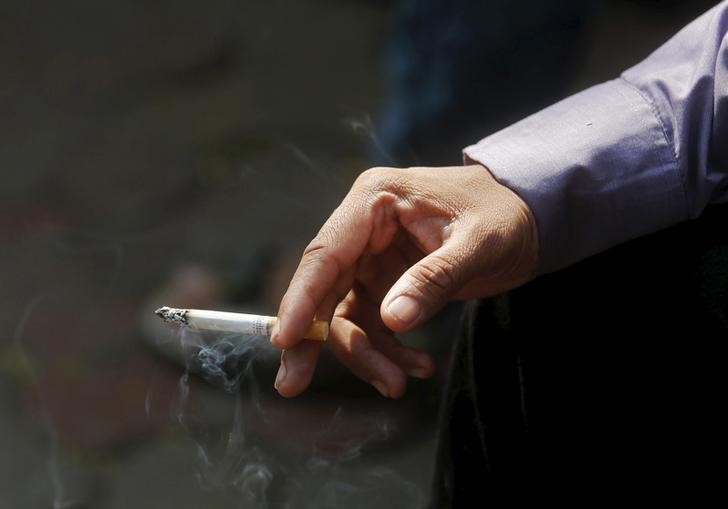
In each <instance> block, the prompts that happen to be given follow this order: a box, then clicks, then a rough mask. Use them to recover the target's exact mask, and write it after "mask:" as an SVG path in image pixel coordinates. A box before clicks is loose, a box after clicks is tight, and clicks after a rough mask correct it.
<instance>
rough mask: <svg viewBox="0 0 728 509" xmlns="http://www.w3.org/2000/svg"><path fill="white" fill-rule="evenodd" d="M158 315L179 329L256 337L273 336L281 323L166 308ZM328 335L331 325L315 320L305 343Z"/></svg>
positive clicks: (272, 318)
mask: <svg viewBox="0 0 728 509" xmlns="http://www.w3.org/2000/svg"><path fill="white" fill-rule="evenodd" d="M154 313H155V314H156V315H157V316H158V317H159V318H161V319H162V320H164V321H165V322H167V323H173V324H175V325H179V326H186V327H192V328H193V329H203V330H216V331H223V332H237V333H239V334H253V335H256V336H270V333H271V330H272V329H273V326H274V325H275V324H276V323H277V322H278V317H275V316H262V315H247V314H244V313H228V312H226V311H208V310H205V309H177V308H168V307H166V306H165V307H163V308H159V309H157V310H156V311H155V312H154ZM328 335H329V324H328V322H324V321H322V320H314V321H313V322H312V323H311V327H309V329H308V332H306V334H305V335H304V336H303V339H313V340H316V341H326V338H327V337H328Z"/></svg>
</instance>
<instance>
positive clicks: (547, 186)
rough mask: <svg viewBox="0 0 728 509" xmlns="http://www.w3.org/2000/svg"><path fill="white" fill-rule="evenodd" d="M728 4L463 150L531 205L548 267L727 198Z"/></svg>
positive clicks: (694, 213)
mask: <svg viewBox="0 0 728 509" xmlns="http://www.w3.org/2000/svg"><path fill="white" fill-rule="evenodd" d="M727 30H728V1H724V2H721V3H720V4H718V5H717V6H715V7H714V8H713V9H711V10H710V11H708V12H707V13H705V14H704V15H702V16H701V17H700V18H698V19H697V20H695V21H693V22H692V23H691V24H690V25H688V26H686V27H685V28H684V29H682V30H681V31H680V32H679V33H678V34H677V35H675V36H674V37H673V38H672V39H670V40H669V41H668V42H667V43H665V45H663V46H662V47H661V48H659V49H658V50H657V51H655V52H654V53H653V54H652V55H650V56H649V57H648V58H647V59H646V60H644V61H643V62H641V63H640V64H638V65H636V66H635V67H633V68H631V69H629V70H627V71H625V72H624V73H623V74H622V75H621V76H620V77H619V78H618V79H615V80H612V81H609V82H606V83H603V84H601V85H597V86H595V87H592V88H590V89H587V90H585V91H583V92H581V93H579V94H576V95H574V96H572V97H569V98H567V99H565V100H564V101H561V102H559V103H557V104H555V105H553V106H550V107H549V108H547V109H545V110H543V111H541V112H539V113H537V114H535V115H533V116H531V117H528V118H526V119H524V120H522V121H520V122H518V123H516V124H514V125H512V126H510V127H508V128H506V129H504V130H502V131H499V132H497V133H495V134H493V135H491V136H489V137H487V138H485V139H483V140H481V141H480V142H478V143H477V144H475V145H472V146H470V147H467V148H466V149H465V150H464V153H465V157H466V159H469V160H471V161H475V162H478V163H480V164H483V165H484V166H486V167H487V168H488V169H489V170H490V171H491V172H492V173H493V175H494V176H495V177H496V179H498V180H499V181H500V182H501V183H502V184H504V185H506V186H508V187H509V188H511V189H512V190H513V191H515V192H516V193H518V194H519V195H520V196H521V198H523V200H524V201H525V202H526V203H527V204H528V205H529V207H531V210H532V211H533V214H534V216H535V218H536V222H537V224H538V229H539V238H540V246H541V247H540V249H541V252H540V266H539V271H540V272H541V273H545V272H551V271H554V270H557V269H560V268H563V267H565V266H567V265H570V264H572V263H575V262H577V261H579V260H581V259H583V258H586V257H588V256H590V255H592V254H595V253H597V252H599V251H603V250H605V249H608V248H610V247H612V246H615V245H617V244H619V243H621V242H624V241H627V240H630V239H633V238H635V237H638V236H641V235H645V234H648V233H652V232H655V231H657V230H659V229H662V228H665V227H668V226H671V225H673V224H676V223H678V222H681V221H684V220H686V219H689V218H694V217H697V216H699V215H700V213H701V212H702V211H703V209H704V208H705V207H706V206H707V204H709V203H715V202H722V201H726V200H727V199H728V36H727V35H726V32H727Z"/></svg>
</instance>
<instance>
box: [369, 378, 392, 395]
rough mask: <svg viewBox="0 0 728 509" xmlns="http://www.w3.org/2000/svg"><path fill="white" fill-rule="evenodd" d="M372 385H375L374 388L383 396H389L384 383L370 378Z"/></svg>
mask: <svg viewBox="0 0 728 509" xmlns="http://www.w3.org/2000/svg"><path fill="white" fill-rule="evenodd" d="M372 385H373V386H374V387H376V389H377V390H378V391H379V393H380V394H381V395H382V396H384V397H385V398H388V397H389V391H387V386H386V385H384V384H383V383H382V382H380V381H379V380H372Z"/></svg>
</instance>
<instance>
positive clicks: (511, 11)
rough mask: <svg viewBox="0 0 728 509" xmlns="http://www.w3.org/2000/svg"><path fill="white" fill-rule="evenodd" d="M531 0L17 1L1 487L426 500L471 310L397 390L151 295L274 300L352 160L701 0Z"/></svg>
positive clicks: (424, 136)
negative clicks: (302, 372) (162, 319)
mask: <svg viewBox="0 0 728 509" xmlns="http://www.w3.org/2000/svg"><path fill="white" fill-rule="evenodd" d="M541 4H542V3H540V2H535V1H525V2H508V1H505V0H493V1H486V0H482V1H466V0H458V1H445V0H439V1H435V0H433V1H429V2H428V1H423V2H416V1H414V0H400V1H394V0H392V1H384V0H379V1H374V0H298V1H294V0H289V1H284V0H269V1H266V2H262V1H261V2H258V1H250V0H238V1H234V0H208V1H206V2H194V1H190V0H184V1H180V0H177V1H175V2H172V1H168V0H156V1H142V0H105V1H93V2H92V1H89V0H77V1H70V2H51V1H45V2H43V1H25V0H23V1H20V0H3V1H2V3H0V73H1V74H0V75H1V76H2V79H0V169H1V171H2V183H0V303H1V306H0V508H6V507H7V508H26V507H28V508H30V507H56V508H60V507H64V508H69V507H79V508H80V507H94V508H96V507H98V508H121V507H140V508H143V507H153V508H165V507H170V508H171V507H174V508H187V507H190V508H192V507H221V508H228V507H287V508H294V507H312V508H313V507H344V506H345V507H372V506H375V505H376V506H378V507H380V508H388V507H398V508H399V507H427V506H428V504H429V503H430V501H431V500H432V497H433V490H436V489H437V487H436V486H433V472H434V470H435V467H436V463H437V459H436V451H437V446H438V441H439V440H440V437H439V436H438V422H439V420H440V419H441V416H440V409H441V404H440V400H441V399H442V394H443V389H444V387H445V386H446V383H447V379H448V376H447V375H448V359H449V351H450V347H451V345H452V342H453V340H454V338H455V336H456V332H457V309H453V310H450V311H449V312H446V313H445V316H444V317H443V318H441V319H440V320H439V321H437V322H436V323H435V324H433V325H432V326H430V327H429V328H427V329H426V330H424V331H421V332H419V333H417V334H413V335H412V336H411V337H408V338H406V341H408V342H411V343H413V344H417V345H420V346H423V347H426V348H428V349H430V350H431V351H433V352H434V353H435V354H436V357H437V359H438V374H437V376H436V377H435V378H434V379H433V380H430V381H424V382H423V381H414V382H412V383H411V385H410V388H409V392H408V395H407V396H406V397H405V398H404V399H402V400H399V401H388V400H384V399H383V398H381V397H379V396H378V395H377V393H376V392H375V391H374V390H373V389H371V388H370V387H368V386H366V385H364V384H363V383H361V382H359V381H357V380H356V379H354V378H353V376H351V375H349V374H348V373H346V372H345V371H344V370H343V369H341V368H340V367H338V365H337V364H336V362H335V361H334V360H333V359H331V358H329V357H328V356H324V359H323V360H322V366H321V369H320V370H319V372H318V373H317V376H316V379H315V381H314V385H313V387H312V389H311V390H310V391H309V392H308V393H306V394H305V395H304V396H302V397H300V398H297V399H295V400H284V399H282V398H280V397H278V396H277V395H276V393H275V391H274V390H273V389H272V383H273V379H274V377H275V373H276V360H277V353H276V352H275V351H274V350H272V349H271V348H270V347H269V346H268V345H267V344H265V343H264V342H263V343H261V342H255V341H254V340H252V339H251V340H250V341H248V343H246V344H248V345H250V348H246V349H245V350H244V351H239V350H234V348H233V350H234V356H233V357H229V356H228V354H230V353H231V349H230V345H231V344H233V343H235V341H236V340H235V338H221V337H214V336H210V337H203V336H199V337H192V336H190V335H188V336H187V337H180V336H178V335H177V333H176V331H173V330H169V329H166V328H164V327H161V326H160V325H159V324H157V323H156V322H155V321H154V316H153V314H152V313H153V311H154V309H155V307H156V306H157V305H161V304H166V305H178V306H184V307H209V308H220V309H238V310H242V311H248V312H261V313H266V314H275V312H276V309H277V305H278V301H279V299H280V296H281V295H282V293H283V291H284V290H285V287H286V285H287V282H288V278H289V277H290V275H291V274H292V271H293V269H294V268H295V264H296V260H297V258H298V256H299V255H300V252H301V250H302V248H303V247H304V246H305V244H306V243H307V241H308V240H309V239H310V238H311V237H312V236H313V235H314V234H315V233H316V231H317V229H318V226H319V225H320V224H321V223H322V222H323V221H324V220H325V219H326V217H327V216H328V214H329V213H330V211H331V210H332V209H333V208H334V207H335V206H336V205H337V204H338V202H339V201H340V200H341V199H342V197H343V196H344V194H345V193H346V190H347V189H348V187H349V186H350V184H351V183H352V182H353V180H354V179H355V177H356V175H358V173H360V172H361V171H363V170H364V169H366V168H368V167H370V166H372V165H404V166H408V165H416V164H420V165H428V164H429V165H434V164H459V163H460V161H461V155H460V149H461V148H462V147H464V146H465V145H467V144H470V143H473V142H475V141H477V140H478V139H479V138H480V137H483V136H485V135H486V134H488V133H489V132H493V131H494V130H497V129H498V128H501V127H504V126H506V125H507V124H508V123H510V122H512V121H514V120H516V119H518V118H519V117H521V116H523V115H526V114H528V113H530V112H533V111H536V110H537V109H538V108H540V107H542V106H545V105H547V104H549V103H550V102H553V101H554V100H557V99H558V98H560V97H564V96H566V95H568V94H569V93H571V92H574V91H577V90H579V89H581V88H584V87H586V86H588V85H591V84H595V83H598V82H600V81H603V80H605V79H610V78H612V77H614V76H616V75H617V74H618V73H619V72H620V71H621V70H622V69H624V68H626V67H628V66H630V65H632V64H634V63H636V62H638V61H639V60H640V59H641V58H643V57H645V56H646V55H647V54H649V52H650V51H651V50H652V49H654V48H655V47H657V46H658V45H659V44H660V43H661V42H662V41H664V40H665V39H666V38H668V37H669V36H670V35H672V34H673V33H674V32H675V31H676V30H677V29H678V28H679V27H681V26H682V25H684V24H685V23H687V22H688V21H689V20H691V19H692V18H694V17H695V16H697V15H698V14H700V13H701V12H703V11H704V10H705V9H707V8H708V7H709V6H710V5H711V3H710V2H704V1H700V2H678V1H656V0H642V1H627V0H609V1H607V0H603V1H600V2H598V1H594V2H579V1H569V2H559V3H554V5H541ZM549 4H550V3H549ZM557 4H558V5H557ZM246 341H247V339H246ZM210 349H211V350H210ZM201 351H203V352H205V355H207V356H208V357H209V356H210V355H213V354H214V355H213V357H214V356H215V355H217V357H215V358H216V359H218V360H217V361H216V362H217V364H216V366H217V367H218V368H220V367H222V369H224V375H223V378H224V381H225V380H226V381H229V380H230V379H234V381H235V383H234V384H232V385H229V384H228V385H227V389H228V390H225V389H226V387H225V384H224V383H221V379H220V376H209V375H210V373H209V372H207V373H205V372H204V371H205V370H204V366H202V367H201V364H200V359H201V357H200V352H201ZM220 356H222V357H220ZM208 357H206V358H208ZM220 359H222V360H220ZM186 367H188V368H190V369H191V371H192V373H191V374H189V375H185V373H186ZM201 371H202V373H200V372H201ZM200 375H202V376H200ZM205 375H208V376H205Z"/></svg>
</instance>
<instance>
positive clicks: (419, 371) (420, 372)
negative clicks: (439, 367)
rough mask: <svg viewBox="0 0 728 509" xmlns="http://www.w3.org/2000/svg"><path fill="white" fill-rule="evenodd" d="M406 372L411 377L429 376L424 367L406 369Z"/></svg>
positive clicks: (423, 377)
mask: <svg viewBox="0 0 728 509" xmlns="http://www.w3.org/2000/svg"><path fill="white" fill-rule="evenodd" d="M407 374H408V375H409V376H411V377H413V378H422V379H425V378H429V376H430V374H429V372H428V371H427V370H425V368H411V369H409V370H408V371H407Z"/></svg>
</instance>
